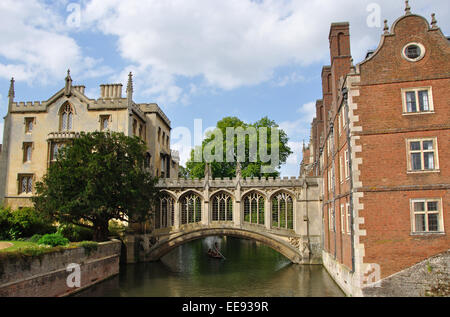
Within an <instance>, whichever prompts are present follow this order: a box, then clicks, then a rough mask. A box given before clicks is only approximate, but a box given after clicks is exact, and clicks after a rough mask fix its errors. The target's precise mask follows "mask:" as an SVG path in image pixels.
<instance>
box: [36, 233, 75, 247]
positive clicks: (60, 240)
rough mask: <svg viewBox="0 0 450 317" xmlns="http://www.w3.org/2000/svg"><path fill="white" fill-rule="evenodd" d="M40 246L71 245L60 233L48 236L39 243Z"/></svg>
mask: <svg viewBox="0 0 450 317" xmlns="http://www.w3.org/2000/svg"><path fill="white" fill-rule="evenodd" d="M38 243H39V244H45V245H49V246H52V247H56V246H60V245H61V246H64V245H68V244H69V240H68V239H67V238H64V237H63V236H62V235H60V234H58V233H53V234H46V235H44V236H43V237H42V238H40V239H39V241H38Z"/></svg>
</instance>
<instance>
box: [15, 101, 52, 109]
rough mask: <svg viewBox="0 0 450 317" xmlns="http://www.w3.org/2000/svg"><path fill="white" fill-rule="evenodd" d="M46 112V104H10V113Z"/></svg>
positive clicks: (28, 102)
mask: <svg viewBox="0 0 450 317" xmlns="http://www.w3.org/2000/svg"><path fill="white" fill-rule="evenodd" d="M45 111H47V103H46V102H40V101H34V102H32V101H27V102H13V103H12V104H11V112H45Z"/></svg>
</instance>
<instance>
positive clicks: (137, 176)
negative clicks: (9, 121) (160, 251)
mask: <svg viewBox="0 0 450 317" xmlns="http://www.w3.org/2000/svg"><path fill="white" fill-rule="evenodd" d="M145 152H146V146H145V144H144V142H142V141H141V140H140V139H139V138H137V137H133V138H132V137H127V136H125V135H124V134H123V133H115V132H108V133H102V132H93V133H81V136H80V137H79V138H76V139H74V140H73V142H72V143H71V144H68V145H67V146H65V147H63V148H62V149H61V150H60V152H59V154H58V159H57V161H56V162H54V163H52V164H51V166H50V167H49V169H48V171H47V174H46V175H45V176H44V178H43V180H42V181H41V182H38V183H36V197H35V198H34V199H33V200H34V204H35V208H36V209H37V210H38V211H40V212H43V213H45V214H47V215H50V216H51V217H52V218H53V219H54V220H56V221H58V222H60V223H67V224H75V225H79V226H82V227H87V228H92V229H93V230H94V240H96V241H105V240H106V239H107V238H108V234H109V232H108V223H109V221H110V220H112V219H115V220H120V221H129V222H134V221H135V222H142V221H145V220H147V219H148V217H149V211H150V209H151V207H152V203H153V202H154V201H155V199H156V197H157V190H156V188H155V184H156V181H157V180H156V178H153V176H152V175H151V174H150V172H149V171H147V170H146V169H145V168H143V167H144V161H145Z"/></svg>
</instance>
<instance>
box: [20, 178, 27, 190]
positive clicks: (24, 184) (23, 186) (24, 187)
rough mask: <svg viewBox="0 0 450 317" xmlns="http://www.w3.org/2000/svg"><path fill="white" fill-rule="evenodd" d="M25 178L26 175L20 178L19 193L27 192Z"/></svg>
mask: <svg viewBox="0 0 450 317" xmlns="http://www.w3.org/2000/svg"><path fill="white" fill-rule="evenodd" d="M27 185H28V184H27V178H26V177H23V178H22V187H21V189H20V192H21V193H26V192H27Z"/></svg>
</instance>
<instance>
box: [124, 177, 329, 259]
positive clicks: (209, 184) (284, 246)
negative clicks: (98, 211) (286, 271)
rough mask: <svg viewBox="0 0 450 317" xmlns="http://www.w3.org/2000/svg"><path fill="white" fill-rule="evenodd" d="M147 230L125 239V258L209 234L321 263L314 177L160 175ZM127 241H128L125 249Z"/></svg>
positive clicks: (161, 251)
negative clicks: (258, 244) (156, 204)
mask: <svg viewBox="0 0 450 317" xmlns="http://www.w3.org/2000/svg"><path fill="white" fill-rule="evenodd" d="M157 186H158V187H159V188H160V192H161V198H160V199H159V202H158V206H157V207H156V210H155V213H154V219H153V222H152V223H151V225H150V227H151V228H149V229H150V230H149V231H150V233H148V234H139V235H130V236H127V238H126V245H127V246H129V247H128V248H127V258H128V259H127V260H128V262H141V261H142V262H146V261H157V260H159V259H160V258H161V257H163V256H164V255H165V254H167V253H169V252H170V251H171V250H173V249H175V248H176V247H178V246H180V245H182V244H184V243H187V242H189V241H192V240H195V239H200V238H203V237H208V236H231V237H238V238H243V239H252V240H255V241H259V242H261V243H263V244H265V245H267V246H269V247H271V248H272V249H274V250H276V251H277V252H279V253H281V254H283V255H284V256H285V257H286V258H288V259H289V260H290V261H292V262H293V263H297V264H317V263H321V256H322V255H321V226H322V217H321V212H320V200H319V197H320V183H319V179H318V178H308V177H301V178H296V177H291V178H286V177H285V178H267V179H266V178H261V179H257V178H242V177H241V176H240V175H239V173H238V175H237V176H236V177H234V178H224V179H213V178H211V177H209V176H208V174H207V175H206V177H205V178H204V179H162V180H160V182H159V183H158V185H157ZM130 246H132V247H131V248H130Z"/></svg>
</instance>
